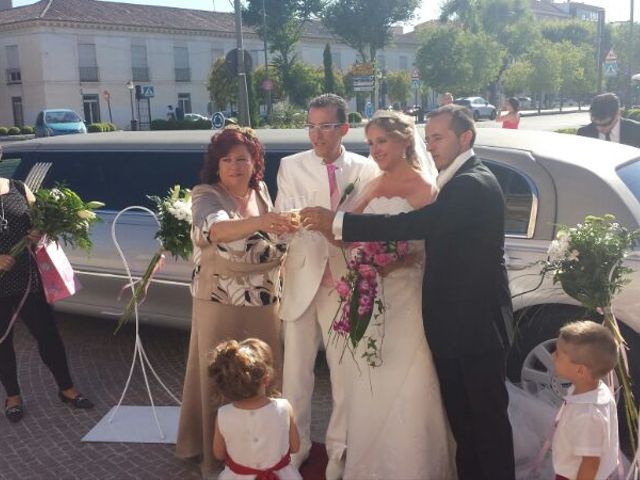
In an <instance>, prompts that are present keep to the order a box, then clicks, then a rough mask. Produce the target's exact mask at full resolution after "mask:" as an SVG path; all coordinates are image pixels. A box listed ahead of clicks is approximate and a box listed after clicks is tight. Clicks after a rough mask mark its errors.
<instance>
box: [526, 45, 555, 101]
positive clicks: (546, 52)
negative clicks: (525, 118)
mask: <svg viewBox="0 0 640 480" xmlns="http://www.w3.org/2000/svg"><path fill="white" fill-rule="evenodd" d="M527 60H528V61H529V63H530V64H531V66H532V67H533V73H532V75H531V89H532V90H533V91H534V92H535V93H536V94H538V112H540V108H541V107H542V100H543V97H544V95H545V94H546V93H554V94H555V93H556V92H557V91H558V90H559V88H560V86H561V85H562V58H561V54H560V51H559V49H558V48H556V45H555V44H553V43H552V42H550V41H549V40H540V41H539V42H537V43H536V44H535V45H533V46H532V48H531V51H530V52H529V53H528V54H527Z"/></svg>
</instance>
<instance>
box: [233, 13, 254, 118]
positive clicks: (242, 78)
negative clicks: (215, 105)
mask: <svg viewBox="0 0 640 480" xmlns="http://www.w3.org/2000/svg"><path fill="white" fill-rule="evenodd" d="M234 7H235V11H236V44H237V46H238V107H239V114H240V115H239V116H240V118H239V119H238V120H239V121H240V125H242V126H244V127H250V126H251V121H250V120H249V98H248V97H249V93H248V91H247V75H246V72H245V70H244V48H243V46H242V10H241V8H240V0H234Z"/></svg>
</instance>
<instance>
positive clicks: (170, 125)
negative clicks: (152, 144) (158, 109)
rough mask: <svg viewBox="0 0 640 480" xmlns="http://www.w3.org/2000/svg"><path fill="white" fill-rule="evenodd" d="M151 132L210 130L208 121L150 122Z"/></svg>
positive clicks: (158, 120) (157, 120)
mask: <svg viewBox="0 0 640 480" xmlns="http://www.w3.org/2000/svg"><path fill="white" fill-rule="evenodd" d="M151 130H211V122H209V120H195V121H193V120H165V119H164V118H156V119H155V120H151Z"/></svg>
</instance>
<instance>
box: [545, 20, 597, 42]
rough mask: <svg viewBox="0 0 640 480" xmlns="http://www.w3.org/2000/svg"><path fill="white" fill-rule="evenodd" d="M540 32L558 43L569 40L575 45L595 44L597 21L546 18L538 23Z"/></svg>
mask: <svg viewBox="0 0 640 480" xmlns="http://www.w3.org/2000/svg"><path fill="white" fill-rule="evenodd" d="M540 33H541V34H542V36H543V37H544V38H546V39H547V40H549V41H551V42H554V43H560V42H564V41H567V42H571V43H572V44H573V45H575V46H582V45H585V44H587V45H595V44H596V41H597V38H596V36H597V23H595V22H585V21H584V20H578V19H574V20H547V21H545V22H542V23H541V24H540Z"/></svg>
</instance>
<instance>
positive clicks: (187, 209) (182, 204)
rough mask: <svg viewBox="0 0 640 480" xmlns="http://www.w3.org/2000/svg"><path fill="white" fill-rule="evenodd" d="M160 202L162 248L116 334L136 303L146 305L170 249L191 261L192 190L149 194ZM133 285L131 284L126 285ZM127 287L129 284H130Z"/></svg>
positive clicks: (137, 284)
mask: <svg viewBox="0 0 640 480" xmlns="http://www.w3.org/2000/svg"><path fill="white" fill-rule="evenodd" d="M148 198H149V199H150V200H152V201H153V202H154V203H155V204H156V215H157V218H158V221H159V223H160V228H159V230H158V232H157V233H156V235H155V238H156V239H158V241H159V242H160V248H159V249H158V251H157V252H156V253H155V254H154V255H153V257H151V261H150V262H149V265H148V266H147V268H146V270H145V272H144V274H143V275H142V278H141V279H140V280H137V281H136V282H135V285H134V293H133V295H132V297H131V299H130V300H129V303H128V304H127V307H126V308H125V310H124V313H123V314H122V316H121V317H120V319H119V320H118V325H117V327H116V331H115V332H114V333H118V330H120V328H121V327H122V326H123V325H124V324H125V323H127V322H128V321H129V319H131V317H132V316H133V314H134V311H135V305H136V303H137V304H138V305H140V304H142V303H143V302H144V300H145V298H146V294H147V290H148V289H149V285H150V283H151V279H152V278H153V276H154V275H155V273H156V272H157V271H158V270H159V269H160V268H161V266H162V262H163V261H164V258H165V252H169V253H170V254H171V256H173V257H174V258H176V259H177V258H182V259H184V260H188V259H189V258H190V257H191V253H192V252H193V245H192V243H191V224H192V218H191V190H189V189H184V188H180V185H174V186H173V187H172V188H171V189H170V190H169V194H168V195H167V196H166V197H158V196H149V197H148ZM126 286H131V285H126ZM126 286H125V287H126Z"/></svg>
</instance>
